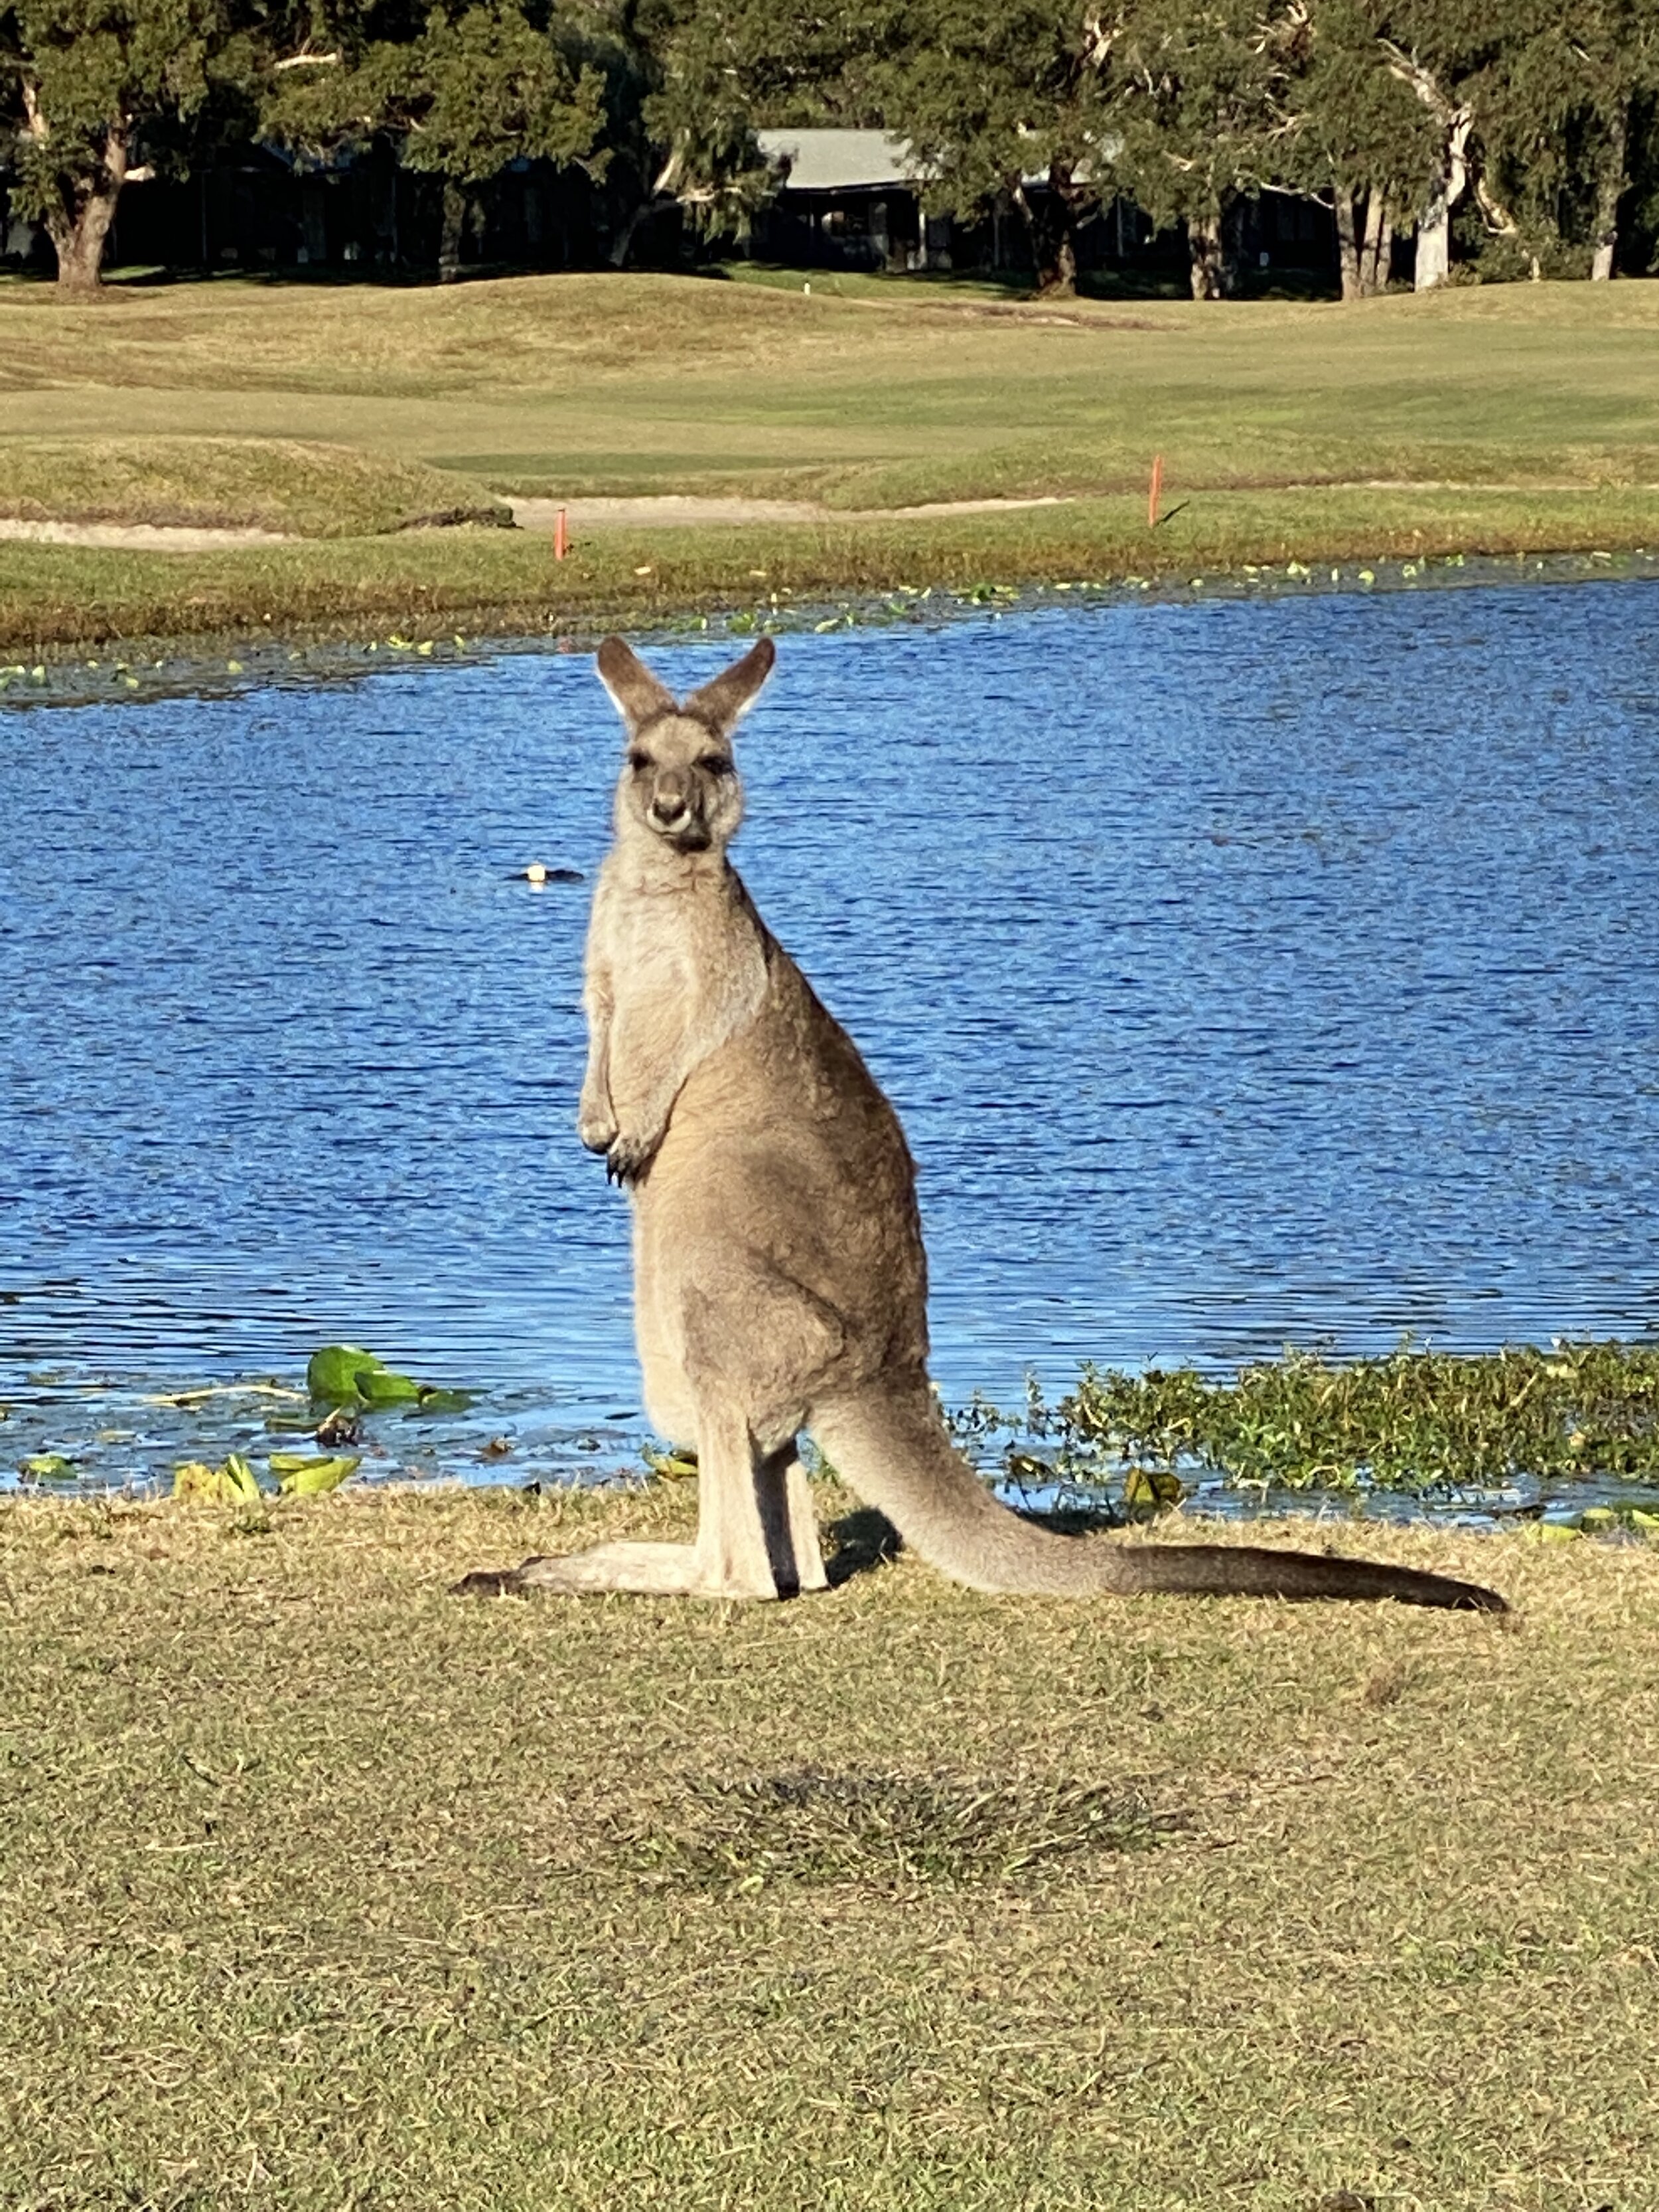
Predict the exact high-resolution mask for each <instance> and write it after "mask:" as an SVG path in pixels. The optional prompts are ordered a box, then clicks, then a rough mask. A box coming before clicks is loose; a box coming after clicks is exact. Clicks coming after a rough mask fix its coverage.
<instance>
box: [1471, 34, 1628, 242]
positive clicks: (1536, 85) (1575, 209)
mask: <svg viewBox="0 0 1659 2212" xmlns="http://www.w3.org/2000/svg"><path fill="white" fill-rule="evenodd" d="M1656 91H1659V5H1656V4H1655V0H1566V4H1565V8H1563V7H1562V6H1560V5H1559V4H1549V5H1546V4H1543V0H1538V4H1536V5H1535V6H1534V9H1533V10H1532V12H1531V20H1530V21H1526V22H1524V23H1523V24H1521V25H1517V26H1516V34H1515V35H1513V36H1512V37H1511V38H1510V39H1509V40H1507V41H1506V42H1505V47H1504V52H1503V53H1502V55H1501V56H1500V58H1499V61H1498V66H1497V67H1496V69H1495V70H1493V72H1492V79H1491V82H1490V86H1489V89H1488V94H1487V98H1486V112H1485V113H1484V115H1483V119H1482V137H1483V140H1484V152H1485V157H1486V169H1487V172H1488V173H1489V174H1491V175H1492V176H1493V177H1494V178H1495V179H1497V180H1498V187H1499V189H1500V191H1501V192H1502V197H1503V204H1504V209H1505V213H1506V216H1507V217H1508V225H1509V231H1508V234H1510V235H1511V236H1513V237H1514V238H1516V240H1518V242H1520V243H1521V245H1522V247H1523V249H1525V250H1528V251H1530V252H1533V253H1534V254H1536V253H1538V252H1549V251H1550V249H1551V248H1552V247H1558V248H1561V249H1565V254H1566V255H1572V256H1574V257H1575V258H1576V259H1577V266H1578V267H1579V268H1581V269H1582V267H1583V258H1584V256H1585V254H1586V252H1588V256H1589V273H1590V275H1591V276H1592V277H1595V278H1600V279H1605V278H1607V277H1609V276H1612V274H1613V263H1614V258H1615V256H1616V253H1617V250H1618V245H1619V217H1620V203H1621V201H1622V200H1623V199H1624V197H1625V195H1626V191H1628V190H1629V187H1630V185H1631V183H1632V155H1633V154H1634V153H1635V151H1636V145H1635V143H1634V142H1635V141H1636V139H1637V138H1638V136H1639V134H1640V125H1641V121H1642V119H1643V115H1644V110H1646V109H1650V107H1651V104H1652V100H1653V97H1654V94H1655V93H1656ZM1511 210H1512V212H1511ZM1564 258H1565V256H1564Z"/></svg>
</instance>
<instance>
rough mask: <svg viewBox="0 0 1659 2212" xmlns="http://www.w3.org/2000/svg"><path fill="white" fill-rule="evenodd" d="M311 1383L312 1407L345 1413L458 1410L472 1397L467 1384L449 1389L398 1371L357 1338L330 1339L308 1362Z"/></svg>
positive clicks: (308, 1382) (307, 1379)
mask: <svg viewBox="0 0 1659 2212" xmlns="http://www.w3.org/2000/svg"><path fill="white" fill-rule="evenodd" d="M306 1388H307V1390H309V1391H310V1393H311V1402H312V1404H313V1407H331V1408H333V1409H334V1410H335V1411H337V1412H340V1413H384V1412H385V1411H386V1409H387V1408H388V1407H392V1406H403V1407H408V1408H410V1409H413V1410H415V1411H418V1412H420V1413H461V1412H463V1411H465V1407H467V1406H468V1405H469V1404H470V1403H471V1399H470V1397H469V1395H468V1394H467V1393H466V1392H465V1390H446V1389H441V1388H440V1387H439V1386H438V1385H437V1384H435V1383H416V1381H415V1379H414V1378H413V1376H408V1375H398V1374H396V1373H394V1372H393V1370H392V1369H391V1368H389V1367H388V1366H387V1365H386V1362H385V1360H383V1359H381V1358H378V1357H377V1356H376V1354H375V1353H374V1352H365V1351H364V1350H363V1349H362V1346H361V1345H356V1344H325V1345H324V1346H323V1347H322V1348H321V1350H320V1351H318V1352H313V1353H312V1355H311V1358H310V1360H309V1361H308V1362H307V1366H306Z"/></svg>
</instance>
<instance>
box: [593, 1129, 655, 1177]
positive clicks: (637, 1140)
mask: <svg viewBox="0 0 1659 2212" xmlns="http://www.w3.org/2000/svg"><path fill="white" fill-rule="evenodd" d="M661 1142H662V1133H661V1131H660V1130H659V1131H657V1132H656V1133H654V1134H652V1135H629V1134H628V1133H625V1132H624V1133H623V1134H622V1135H619V1136H618V1137H617V1138H616V1139H614V1140H613V1141H612V1143H611V1148H610V1150H609V1151H608V1152H606V1153H605V1173H606V1175H607V1176H610V1178H611V1182H615V1183H620V1184H621V1185H622V1186H623V1188H624V1189H627V1188H629V1187H631V1186H632V1185H633V1184H635V1183H636V1182H638V1181H639V1179H640V1177H641V1176H642V1175H643V1174H644V1173H645V1171H646V1170H647V1168H648V1167H649V1166H650V1164H651V1163H652V1161H653V1159H654V1158H655V1157H656V1152H657V1147H658V1146H659V1144H660V1143H661Z"/></svg>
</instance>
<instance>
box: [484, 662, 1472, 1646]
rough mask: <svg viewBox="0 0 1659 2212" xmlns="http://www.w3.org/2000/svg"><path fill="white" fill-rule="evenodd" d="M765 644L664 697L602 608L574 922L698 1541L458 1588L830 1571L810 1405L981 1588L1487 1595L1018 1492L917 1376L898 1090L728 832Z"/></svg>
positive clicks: (799, 1583)
mask: <svg viewBox="0 0 1659 2212" xmlns="http://www.w3.org/2000/svg"><path fill="white" fill-rule="evenodd" d="M774 658H775V647H774V646H773V644H772V641H771V640H770V639H769V638H763V639H762V640H761V641H759V643H758V644H757V645H755V646H754V647H752V648H751V649H750V651H749V652H748V653H745V654H744V657H743V658H742V659H741V660H739V661H738V662H737V663H736V664H735V665H733V666H732V667H730V668H728V669H727V670H726V671H725V673H724V674H723V675H720V676H718V677H716V678H714V681H713V682H712V683H710V684H704V685H703V687H702V689H701V690H696V691H694V692H692V693H691V695H690V697H688V698H687V699H686V700H685V701H684V703H681V702H677V701H676V700H675V698H674V696H673V694H672V693H671V691H669V690H667V688H666V687H665V685H664V684H661V683H660V682H659V680H658V678H656V677H655V676H653V674H652V673H651V671H649V670H648V669H647V667H646V666H645V665H644V664H643V663H642V662H641V660H639V659H638V658H637V657H636V656H635V653H633V652H632V651H631V650H630V649H629V647H628V646H626V645H625V644H624V643H623V641H622V640H621V639H620V638H616V637H611V638H607V639H606V640H605V642H604V644H603V645H601V647H599V675H600V678H601V679H602V680H603V682H604V684H605V688H606V689H607V690H608V691H609V692H610V694H611V698H612V700H613V701H614V702H615V703H616V705H617V708H618V710H619V711H620V713H621V714H622V718H623V723H624V724H625V726H626V729H627V753H626V758H625V760H624V763H623V770H622V774H621V777H620V779H619V781H618V782H617V792H616V806H615V821H616V842H615V845H614V846H613V848H612V849H611V853H610V854H608V856H607V857H606V859H605V863H604V866H603V867H602V868H601V870H600V872H599V882H598V884H597V887H596V890H595V893H594V899H593V911H592V923H591V926H590V928H589V932H588V939H587V956H586V992H585V1001H586V1012H587V1018H588V1024H589V1033H590V1050H589V1054H588V1060H587V1068H586V1077H585V1079H584V1081H583V1084H582V1090H581V1101H580V1111H579V1115H578V1118H577V1130H578V1133H579V1135H580V1139H581V1141H582V1143H583V1144H584V1145H586V1146H587V1147H588V1149H589V1150H590V1151H592V1152H601V1153H603V1154H604V1156H605V1167H606V1171H607V1173H608V1174H609V1176H611V1178H612V1180H614V1181H615V1182H617V1183H619V1184H621V1185H622V1186H623V1187H624V1188H626V1190H627V1191H628V1192H629V1195H630V1197H631V1200H632V1204H633V1217H634V1282H635V1333H636V1335H637V1339H638V1345H639V1355H640V1364H641V1369H642V1370H643V1378H644V1386H645V1402H646V1407H647V1411H648V1413H649V1414H650V1418H651V1419H652V1421H653V1424H654V1425H655V1426H656V1428H657V1429H658V1430H659V1432H660V1433H661V1434H662V1435H664V1436H665V1437H673V1438H674V1439H676V1440H677V1441H678V1442H679V1443H683V1444H694V1445H695V1446H696V1455H697V1468H698V1528H697V1538H696V1542H695V1543H694V1544H656V1543H611V1544H601V1545H599V1546H598V1547H594V1548H592V1549H591V1550H588V1551H586V1552H579V1553H574V1554H572V1555H570V1556H568V1557H541V1558H535V1559H526V1560H525V1562H524V1563H523V1565H520V1566H518V1567H516V1568H512V1569H509V1570H507V1571H491V1572H486V1573H480V1574H473V1575H469V1576H468V1577H466V1578H465V1581H463V1582H461V1583H458V1584H457V1585H456V1588H457V1589H458V1590H460V1591H465V1592H467V1593H470V1594H474V1595H486V1594H496V1593H502V1592H513V1593H518V1592H523V1591H527V1590H532V1589H538V1590H556V1591H566V1592H575V1591H582V1590H633V1591H639V1592H645V1593H649V1594H652V1595H664V1594H667V1593H684V1594H687V1595H697V1596H703V1597H719V1598H783V1597H792V1596H794V1595H797V1594H798V1593H799V1592H802V1591H807V1590H818V1589H823V1588H824V1587H825V1586H826V1578H825V1575H824V1569H823V1557H822V1554H821V1553H820V1551H819V1547H818V1537H817V1527H816V1523H815V1519H814V1515H813V1510H812V1502H811V1494H810V1491H809V1488H808V1485H807V1480H806V1476H805V1471H804V1469H803V1468H802V1466H801V1463H800V1461H799V1457H798V1456H797V1446H798V1440H799V1437H800V1436H801V1435H802V1433H803V1432H805V1433H807V1434H810V1435H811V1437H813V1438H814V1440H815V1441H816V1442H817V1444H818V1446H819V1447H820V1449H822V1450H823V1453H824V1454H825V1455H826V1456H827V1457H828V1459H829V1461H830V1462H831V1463H832V1464H833V1466H834V1467H835V1468H836V1472H837V1473H838V1474H840V1475H841V1476H842V1479H843V1480H845V1481H846V1482H847V1483H848V1486H850V1487H851V1489H852V1490H853V1491H854V1492H855V1493H856V1494H857V1495H858V1496H859V1497H860V1498H863V1499H864V1500H865V1501H866V1503H867V1504H871V1505H873V1506H876V1507H878V1508H879V1509H880V1510H881V1511H882V1512H883V1513H884V1514H885V1515H886V1516H887V1517H888V1519H889V1520H890V1521H891V1522H893V1523H894V1524H895V1525H896V1528H898V1530H899V1532H900V1534H901V1535H902V1537H903V1539H904V1541H905V1542H906V1543H907V1544H908V1545H909V1546H910V1547H911V1548H912V1549H913V1550H915V1551H916V1552H917V1553H920V1554H921V1557H922V1558H923V1559H926V1560H927V1561H928V1562H929V1563H930V1564H931V1565H933V1566H935V1567H937V1568H939V1570H940V1571H942V1572H944V1573H945V1574H946V1575H948V1576H951V1577H953V1578H954V1579H955V1580H957V1582H960V1583H967V1584H968V1585H969V1587H970V1588H972V1589H978V1590H986V1591H992V1592H1024V1593H1031V1594H1046V1595H1056V1596H1066V1597H1082V1596H1087V1595H1094V1594H1096V1593H1103V1594H1109V1595H1133V1594H1135V1593H1139V1592H1141V1591H1181V1592H1188V1593H1194V1594H1203V1593H1214V1594H1222V1593H1226V1594H1231V1595H1252V1596H1264V1597H1281V1598H1394V1599H1397V1600H1399V1601H1401V1602H1402V1603H1405V1604H1408V1605H1431V1606H1444V1607H1462V1608H1466V1609H1471V1610H1476V1611H1481V1612H1491V1613H1501V1612H1503V1611H1504V1610H1505V1609H1506V1608H1505V1607H1504V1601H1503V1599H1502V1598H1501V1597H1499V1596H1498V1595H1497V1594H1496V1593H1495V1592H1493V1591H1492V1590H1487V1589H1480V1588H1479V1587H1477V1586H1475V1585H1474V1584H1472V1583H1461V1582H1453V1581H1449V1580H1448V1579H1446V1578H1445V1577H1442V1576H1439V1575H1431V1574H1419V1573H1415V1572H1413V1571H1410V1570H1408V1569H1406V1568H1402V1567H1394V1566H1384V1565H1377V1564H1374V1563H1372V1562H1371V1561H1369V1560H1364V1559H1332V1558H1328V1557H1326V1556H1324V1555H1322V1554H1313V1553H1300V1552H1280V1551H1267V1550H1263V1549H1259V1548H1252V1547H1237V1546H1233V1545H1221V1544H1191V1545H1180V1546H1165V1545H1144V1546H1143V1545H1137V1546H1133V1547H1124V1546H1121V1545H1120V1544H1117V1543H1115V1542H1114V1541H1112V1540H1111V1539H1110V1538H1108V1537H1102V1536H1095V1537H1086V1538H1082V1539H1079V1538H1075V1537H1067V1536H1062V1535H1060V1534H1055V1533H1054V1532H1052V1531H1050V1530H1048V1529H1044V1528H1038V1527H1036V1526H1034V1525H1032V1524H1031V1523H1030V1522H1027V1521H1024V1520H1023V1519H1021V1518H1020V1517H1019V1516H1018V1515H1017V1514H1015V1513H1013V1512H1012V1511H1010V1510H1009V1509H1008V1508H1007V1507H1006V1506H1005V1505H1003V1504H1000V1502H999V1501H998V1500H997V1498H995V1497H994V1495H993V1494H992V1492H990V1490H989V1489H988V1488H987V1486H986V1485H985V1484H984V1483H983V1482H982V1481H981V1480H980V1479H979V1477H978V1476H977V1475H976V1474H975V1473H974V1471H973V1469H972V1468H970V1467H969V1465H968V1463H967V1462H965V1461H964V1460H963V1459H962V1458H961V1457H960V1456H959V1455H958V1454H957V1451H956V1450H955V1449H954V1448H953V1446H952V1445H951V1441H950V1438H949V1436H948V1434H947V1432H946V1430H945V1423H944V1420H943V1418H942V1416H941V1414H940V1413H939V1408H938V1406H937V1404H936V1403H935V1401H934V1398H933V1392H932V1390H931V1389H930V1386H929V1383H928V1379H927V1259H926V1256H925V1255H924V1253H923V1250H922V1241H921V1220H920V1217H919V1215H918V1212H917V1208H916V1198H915V1164H914V1163H913V1161H912V1160H911V1158H910V1153H909V1151H908V1147H907V1146H906V1144H905V1140H904V1135H903V1132H902V1129H901V1128H900V1127H899V1122H898V1117H897V1115H896V1114H895V1113H894V1111H893V1109H892V1107H891V1106H890V1104H889V1103H888V1102H887V1099H886V1098H885V1097H884V1095H883V1093H882V1091H880V1089H879V1088H878V1085H877V1084H876V1082H875V1080H874V1079H873V1077H872V1075H871V1073H870V1072H869V1070H868V1069H867V1068H866V1066H865V1064H864V1062H863V1060H861V1059H860V1056H859V1054H858V1050H857V1048H856V1047H855V1046H854V1043H853V1042H852V1040H851V1039H850V1038H849V1037H848V1035H847V1033H846V1031H845V1030H843V1029H842V1027H841V1025H840V1024H839V1023H838V1022H836V1020H835V1019H834V1018H833V1017H832V1016H831V1015H830V1014H829V1013H828V1012H826V1011H825V1009H824V1007H823V1006H822V1005H821V1004H820V1003H819V1001H818V1000H817V997H816V996H815V995H814V994H813V991H812V989H811V986H810V985H809V984H808V982H807V981H806V979H805V976H804V975H802V974H801V972H800V970H799V968H797V967H796V965H795V963H794V962H793V960H792V959H791V958H790V957H789V956H788V954H787V952H785V951H784V950H783V949H782V947H781V945H779V944H778V942H777V940H776V939H775V938H774V937H773V935H772V934H771V933H770V931H769V929H768V928H767V927H766V925H765V923H764V922H763V921H762V920H761V917H760V915H759V914H758V913H757V911H756V908H755V905H754V902H753V901H752V900H751V899H750V896H749V894H748V892H747V891H746V890H744V885H743V882H742V879H741V878H739V877H738V873H737V872H736V870H735V869H734V868H733V867H732V864H731V862H730V861H729V860H727V858H726V848H727V847H728V846H729V844H730V843H731V842H732V837H733V836H734V835H735V833H736V831H737V829H738V823H739V822H740V820H741V819H742V815H743V787H742V784H741V782H740V781H739V780H738V773H737V769H736V766H735V763H734V762H733V759H732V732H733V731H734V730H735V728H736V727H737V725H738V722H739V720H741V719H742V717H743V715H744V713H745V712H746V710H747V709H748V708H750V706H751V705H752V704H753V702H754V700H755V698H756V696H757V694H758V693H759V690H760V688H761V686H762V684H763V683H764V682H765V681H766V678H767V677H768V675H769V673H770V671H771V668H772V664H773V660H774Z"/></svg>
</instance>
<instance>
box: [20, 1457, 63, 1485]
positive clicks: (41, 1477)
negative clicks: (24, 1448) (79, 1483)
mask: <svg viewBox="0 0 1659 2212" xmlns="http://www.w3.org/2000/svg"><path fill="white" fill-rule="evenodd" d="M77 1472H78V1470H77V1468H76V1464H75V1462H74V1461H73V1460H72V1459H65V1458H64V1455H63V1453H62V1452H36V1453H35V1454H34V1455H33V1458H30V1459H26V1460H25V1461H24V1462H22V1464H21V1467H20V1468H18V1473H19V1474H27V1476H29V1478H30V1479H31V1480H33V1481H35V1482H73V1481H74V1480H75V1478H76V1473H77Z"/></svg>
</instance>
